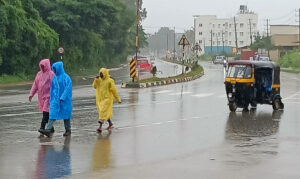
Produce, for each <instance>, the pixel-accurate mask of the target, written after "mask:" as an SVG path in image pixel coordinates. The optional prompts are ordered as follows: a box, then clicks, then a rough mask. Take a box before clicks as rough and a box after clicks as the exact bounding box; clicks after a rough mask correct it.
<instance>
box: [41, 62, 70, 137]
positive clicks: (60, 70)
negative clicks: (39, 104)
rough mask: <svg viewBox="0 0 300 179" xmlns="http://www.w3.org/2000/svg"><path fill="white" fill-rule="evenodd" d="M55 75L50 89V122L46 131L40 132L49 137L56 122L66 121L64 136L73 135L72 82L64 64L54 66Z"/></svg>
mask: <svg viewBox="0 0 300 179" xmlns="http://www.w3.org/2000/svg"><path fill="white" fill-rule="evenodd" d="M52 71H53V72H54V73H55V76H53V78H52V80H51V87H50V109H49V122H48V125H47V127H46V129H45V130H40V132H41V133H42V134H44V135H46V136H48V137H50V135H51V129H52V127H53V124H54V122H55V121H56V120H64V125H65V130H66V132H65V133H64V134H63V136H69V135H71V122H70V120H71V116H72V80H71V78H70V76H69V75H68V74H67V73H65V70H64V67H63V62H61V61H59V62H56V63H54V64H53V65H52Z"/></svg>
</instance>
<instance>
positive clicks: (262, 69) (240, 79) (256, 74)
mask: <svg viewBox="0 0 300 179" xmlns="http://www.w3.org/2000/svg"><path fill="white" fill-rule="evenodd" d="M224 83H225V88H226V94H227V99H228V106H229V109H230V111H232V112H235V111H236V109H237V108H243V109H244V110H248V106H249V104H250V105H251V107H252V108H256V106H257V104H270V105H272V106H273V109H274V110H279V109H283V108H284V104H283V103H282V101H281V99H282V98H281V96H280V67H279V66H278V65H277V64H276V63H274V62H270V61H250V60H232V61H229V62H228V65H227V69H226V77H225V82H224Z"/></svg>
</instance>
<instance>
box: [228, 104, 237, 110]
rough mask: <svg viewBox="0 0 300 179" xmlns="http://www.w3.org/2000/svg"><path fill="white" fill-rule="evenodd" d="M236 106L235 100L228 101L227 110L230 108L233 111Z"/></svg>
mask: <svg viewBox="0 0 300 179" xmlns="http://www.w3.org/2000/svg"><path fill="white" fill-rule="evenodd" d="M236 108H237V105H236V103H235V102H230V103H229V110H230V111H231V112H235V111H236Z"/></svg>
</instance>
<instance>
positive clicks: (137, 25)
mask: <svg viewBox="0 0 300 179" xmlns="http://www.w3.org/2000/svg"><path fill="white" fill-rule="evenodd" d="M139 12H140V0H136V36H135V59H136V60H137V54H138V45H139V23H140V20H139Z"/></svg>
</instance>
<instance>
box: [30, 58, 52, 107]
mask: <svg viewBox="0 0 300 179" xmlns="http://www.w3.org/2000/svg"><path fill="white" fill-rule="evenodd" d="M42 66H44V71H43V70H42ZM39 67H40V71H39V72H38V73H37V74H36V77H35V80H34V82H33V84H32V87H31V90H30V94H29V96H31V97H33V96H34V95H35V93H36V92H37V93H38V104H39V111H40V112H42V111H45V112H49V98H50V84H51V79H52V77H53V76H54V73H53V72H52V71H51V67H50V60H49V59H43V60H41V61H40V63H39Z"/></svg>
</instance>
